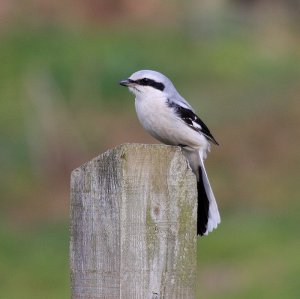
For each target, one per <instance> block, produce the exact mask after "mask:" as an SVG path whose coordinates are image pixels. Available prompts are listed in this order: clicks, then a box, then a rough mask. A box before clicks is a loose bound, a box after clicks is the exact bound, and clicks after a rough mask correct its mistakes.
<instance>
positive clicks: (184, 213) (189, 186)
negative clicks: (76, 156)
mask: <svg viewBox="0 0 300 299" xmlns="http://www.w3.org/2000/svg"><path fill="white" fill-rule="evenodd" d="M196 211H197V188H196V179H195V176H194V175H193V173H192V172H191V170H190V169H189V168H188V166H187V162H186V160H185V158H184V156H183V155H182V153H181V150H180V149H179V148H178V147H172V146H165V145H140V144H125V145H121V146H119V147H117V148H114V149H112V150H109V151H107V152H106V153H104V154H102V155H100V156H98V157H96V158H95V159H93V160H91V161H90V162H88V163H86V164H84V165H82V166H81V167H79V168H77V169H75V170H74V171H73V172H72V177H71V228H70V231H71V240H70V259H71V287H72V299H88V298H89V299H100V298H104V299H119V298H122V299H159V298H166V299H176V298H182V299H183V298H184V299H193V298H195V288H196V286H195V285H196V281H195V279H196Z"/></svg>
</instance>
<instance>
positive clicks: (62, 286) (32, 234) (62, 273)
mask: <svg viewBox="0 0 300 299" xmlns="http://www.w3.org/2000/svg"><path fill="white" fill-rule="evenodd" d="M0 257H1V262H0V263H1V271H0V278H1V288H0V297H1V298H7V299H19V298H22V299H34V298H45V299H50V298H53V299H54V298H58V299H59V298H69V297H70V289H69V276H68V272H69V264H68V229H67V224H66V223H63V224H53V223H51V224H46V223H43V224H41V223H40V224H39V227H34V228H31V229H30V230H28V228H27V229H26V230H24V231H23V230H22V231H20V230H18V231H16V230H14V229H11V228H7V227H6V226H5V225H3V227H2V228H1V231H0Z"/></svg>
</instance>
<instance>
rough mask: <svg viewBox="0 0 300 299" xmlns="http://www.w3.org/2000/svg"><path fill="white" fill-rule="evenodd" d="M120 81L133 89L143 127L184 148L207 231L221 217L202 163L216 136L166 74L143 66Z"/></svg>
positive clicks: (200, 222)
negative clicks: (196, 188) (194, 180)
mask: <svg viewBox="0 0 300 299" xmlns="http://www.w3.org/2000/svg"><path fill="white" fill-rule="evenodd" d="M120 84H121V85H123V86H127V87H128V88H129V90H130V91H131V92H133V93H134V95H135V109H136V113H137V116H138V119H139V121H140V123H141V125H142V126H143V127H144V129H145V130H146V131H147V132H149V133H150V134H151V135H152V136H153V137H154V138H156V139H158V140H159V141H161V142H163V143H165V144H169V145H177V146H180V147H181V148H182V149H183V153H184V155H185V156H186V158H187V159H188V161H189V165H190V167H191V168H192V170H193V172H194V173H195V175H196V177H197V187H198V214H197V234H198V235H207V234H208V233H209V232H211V231H212V230H213V229H215V228H216V227H217V226H218V224H219V223H220V221H221V219H220V214H219V211H218V206H217V202H216V199H215V196H214V194H213V191H212V188H211V186H210V183H209V180H208V177H207V174H206V171H205V167H204V163H203V161H204V159H205V158H206V154H207V152H208V151H209V150H210V143H214V144H218V143H217V141H216V139H215V138H214V137H213V135H212V134H211V132H210V131H209V129H208V128H207V126H206V125H205V124H204V123H203V122H202V120H201V119H200V118H199V117H198V116H197V115H196V114H195V111H194V109H193V108H192V107H191V105H190V104H189V103H188V102H187V101H186V100H185V99H184V98H183V97H182V96H181V95H180V94H179V93H178V92H177V90H176V89H175V87H174V85H173V84H172V82H171V80H169V79H168V78H167V77H166V76H164V75H163V74H161V73H159V72H156V71H151V70H141V71H138V72H135V73H133V74H132V75H131V76H130V77H129V78H128V79H126V80H123V81H121V82H120Z"/></svg>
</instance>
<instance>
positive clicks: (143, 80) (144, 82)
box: [140, 78, 150, 85]
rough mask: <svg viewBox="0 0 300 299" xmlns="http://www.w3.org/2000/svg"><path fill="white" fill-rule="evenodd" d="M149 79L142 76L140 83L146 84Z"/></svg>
mask: <svg viewBox="0 0 300 299" xmlns="http://www.w3.org/2000/svg"><path fill="white" fill-rule="evenodd" d="M149 81H150V80H149V79H148V78H143V79H141V80H140V83H141V84H142V85H147V84H148V83H149Z"/></svg>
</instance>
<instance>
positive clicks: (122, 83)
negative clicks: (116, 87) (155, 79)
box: [119, 79, 134, 86]
mask: <svg viewBox="0 0 300 299" xmlns="http://www.w3.org/2000/svg"><path fill="white" fill-rule="evenodd" d="M132 83H134V81H133V80H130V79H125V80H122V81H120V82H119V84H120V85H122V86H129V85H131V84H132Z"/></svg>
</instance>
